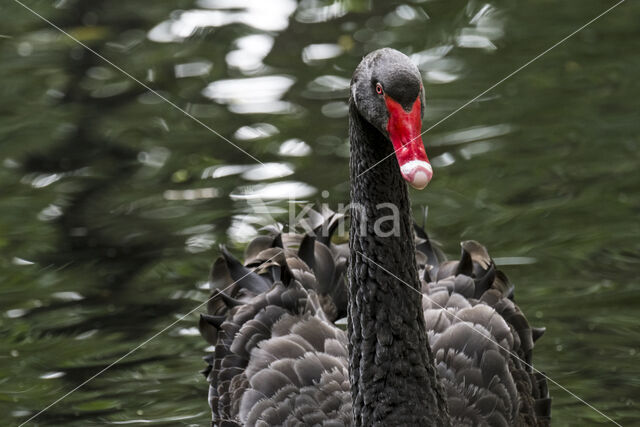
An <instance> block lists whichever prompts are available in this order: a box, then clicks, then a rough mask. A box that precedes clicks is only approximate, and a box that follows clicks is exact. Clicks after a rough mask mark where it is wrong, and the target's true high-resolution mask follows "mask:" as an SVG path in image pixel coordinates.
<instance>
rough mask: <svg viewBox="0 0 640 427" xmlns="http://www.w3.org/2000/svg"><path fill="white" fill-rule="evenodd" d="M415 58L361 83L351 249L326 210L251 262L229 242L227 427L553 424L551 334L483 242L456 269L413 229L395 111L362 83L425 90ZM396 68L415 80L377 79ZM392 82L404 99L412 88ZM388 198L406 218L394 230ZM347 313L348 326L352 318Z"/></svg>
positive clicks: (214, 328)
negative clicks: (395, 143)
mask: <svg viewBox="0 0 640 427" xmlns="http://www.w3.org/2000/svg"><path fill="white" fill-rule="evenodd" d="M405 58H406V57H404V56H403V55H402V54H400V53H398V52H395V51H392V50H389V49H383V50H380V51H376V52H374V53H372V54H371V55H369V56H368V57H367V58H365V59H364V60H363V62H362V63H361V65H360V66H359V67H358V69H357V70H356V73H355V74H354V79H353V81H352V99H351V102H350V116H349V118H350V139H351V163H350V165H351V166H350V169H351V199H352V205H353V208H352V210H351V218H350V223H351V228H350V238H349V244H348V245H347V244H335V243H334V242H332V239H331V236H332V234H333V232H334V230H335V229H336V225H337V224H338V223H339V221H340V219H341V216H340V215H337V214H334V213H332V212H328V211H325V212H323V213H319V212H315V211H313V212H311V213H310V216H311V220H310V222H308V223H307V225H311V229H312V230H313V232H309V233H306V234H294V233H281V232H278V231H276V230H273V231H272V232H271V233H270V234H268V235H264V236H260V237H257V238H256V239H254V240H253V241H252V242H251V243H250V244H249V245H248V247H247V249H246V251H245V263H244V264H242V263H241V262H240V261H238V260H237V259H236V258H235V257H233V256H232V255H231V254H230V253H229V252H228V251H226V250H224V249H223V250H222V256H221V257H220V258H219V259H218V260H216V261H215V263H214V265H213V268H212V270H211V275H210V283H211V287H212V291H213V294H212V297H211V299H210V301H209V302H208V304H207V309H208V314H207V315H203V316H202V317H201V319H200V324H199V327H200V331H201V333H202V335H203V337H204V338H205V339H206V340H207V341H208V342H209V343H210V344H211V345H213V346H214V352H213V355H212V356H208V357H207V358H206V359H205V360H207V362H208V365H209V366H208V368H207V369H205V371H204V374H205V375H206V377H207V379H208V381H209V384H210V388H209V404H210V406H211V410H212V415H213V425H220V426H238V425H248V426H275V425H287V426H289V425H291V426H294V425H300V426H303V425H304V426H307V425H318V426H345V425H356V426H360V425H366V426H369V425H380V426H387V425H403V426H404V425H434V426H441V425H455V426H477V425H491V426H513V425H516V426H521V425H522V426H524V425H540V426H543V425H547V424H549V422H550V399H549V395H548V390H547V384H546V380H545V378H544V376H543V375H541V374H540V373H537V372H534V370H533V368H532V365H531V363H532V355H533V347H534V343H535V341H536V340H537V339H538V338H540V336H541V335H542V333H543V332H544V329H543V328H532V327H531V326H530V325H529V323H528V321H527V319H526V317H525V316H524V314H523V313H522V312H521V311H520V309H519V307H518V306H517V305H516V304H515V302H514V287H513V285H512V284H511V283H510V281H509V279H508V278H507V277H506V275H505V274H504V273H503V272H502V271H501V270H499V269H498V268H497V267H496V265H495V264H494V262H493V260H492V259H491V257H490V256H489V254H488V252H487V250H486V249H485V248H484V247H483V246H482V245H480V244H479V243H478V242H475V241H466V242H463V243H462V245H461V249H462V250H461V256H460V259H459V260H457V261H446V260H445V259H444V257H443V255H442V252H441V251H440V250H438V249H437V248H435V247H434V246H433V245H432V244H431V241H430V240H429V237H428V236H427V234H426V232H425V231H424V230H423V229H422V228H420V227H418V226H416V225H414V224H413V222H412V221H411V215H410V203H409V198H408V193H407V186H406V184H405V183H404V181H403V178H402V176H401V174H400V171H399V167H398V163H397V162H396V159H395V158H393V156H390V157H388V156H389V155H390V154H393V147H392V146H391V145H390V143H389V140H388V138H387V136H386V135H385V134H384V132H382V131H381V130H380V128H381V126H382V124H381V123H382V121H383V120H384V117H377V116H376V114H378V113H379V111H381V110H380V109H377V107H375V105H373V103H374V101H372V100H371V99H369V98H367V96H366V94H364V95H363V94H362V93H361V92H362V91H365V90H364V89H362V91H361V90H360V87H359V84H362V85H366V86H367V89H366V90H368V91H369V92H371V88H370V87H369V86H370V83H371V76H372V75H374V74H375V75H376V76H377V79H379V78H380V76H387V77H385V78H387V79H404V80H403V81H405V83H407V82H406V80H407V79H408V80H411V79H416V81H418V82H419V74H418V72H417V69H415V67H413V66H412V65H411V64H410V62H408V59H406V60H405ZM380 64H385V65H384V66H399V67H400V69H401V71H402V72H401V73H392V72H388V71H389V70H386V71H387V72H385V73H381V72H378V73H372V70H371V69H370V67H378V66H381V65H380ZM374 71H375V70H374ZM416 81H410V82H409V83H408V84H409V86H411V87H412V88H413V87H415V86H416V84H417V83H416ZM359 82H360V83H359ZM383 83H385V82H383ZM386 83H387V84H385V87H387V88H395V89H394V90H395V91H396V92H397V90H396V89H397V88H399V87H400V85H401V83H402V81H397V80H394V81H392V82H388V81H387V82H386ZM365 92H366V91H365ZM392 92H393V91H392ZM414 92H415V90H413V89H411V90H409V91H404V92H402V96H408V95H407V94H408V93H411V94H413V95H412V96H414V95H415V93H414ZM355 96H358V97H359V98H358V99H357V100H355V99H354V97H355ZM417 96H423V94H422V89H421V88H420V92H419V93H418V95H417ZM405 101H406V100H405ZM363 109H366V114H363V112H362V110H363ZM372 166H374V167H373V168H372ZM382 203H390V204H392V205H393V206H395V207H396V208H397V209H398V212H399V218H398V221H397V223H395V224H394V227H397V229H395V228H394V229H391V228H390V227H388V225H383V230H382V231H384V232H385V233H384V235H381V234H380V233H379V231H380V230H379V229H378V230H376V228H375V227H376V224H377V221H376V220H378V219H380V218H383V217H385V215H387V214H388V212H386V211H385V210H381V209H379V206H380V204H382ZM378 226H379V224H378ZM384 227H387V228H384ZM386 232H390V233H386ZM345 316H347V318H348V322H347V331H344V330H342V329H340V327H338V326H337V325H336V320H338V319H341V318H344V317H345Z"/></svg>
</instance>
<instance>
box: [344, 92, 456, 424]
mask: <svg viewBox="0 0 640 427" xmlns="http://www.w3.org/2000/svg"><path fill="white" fill-rule="evenodd" d="M349 136H350V144H351V148H350V150H351V160H350V175H351V229H350V239H349V248H350V252H351V260H352V263H351V268H350V271H349V322H348V334H349V354H350V377H351V393H352V397H353V413H354V425H356V426H362V425H367V426H368V425H373V424H376V425H447V424H449V422H448V415H447V409H446V401H445V400H444V395H443V392H442V390H441V387H440V386H439V384H438V382H437V377H436V371H435V366H434V363H433V360H434V359H433V355H432V354H431V350H430V348H429V344H428V340H427V335H426V329H425V323H424V317H423V312H422V295H421V292H420V289H421V285H420V281H419V279H418V273H417V268H416V263H415V243H414V235H413V224H412V220H411V209H410V203H409V197H408V192H407V191H408V190H407V185H406V184H405V182H404V180H403V178H402V176H401V174H400V170H399V166H398V163H397V161H396V159H395V156H393V155H391V156H389V154H392V153H393V152H392V150H393V148H392V145H391V143H390V142H389V141H388V140H387V139H386V137H384V136H383V135H382V134H381V133H380V132H379V131H378V130H377V129H375V128H374V127H373V126H372V125H370V124H369V123H368V122H367V121H366V120H365V119H364V118H363V117H362V116H361V115H360V114H359V113H358V111H357V109H356V107H355V106H354V105H353V102H351V103H350V109H349ZM387 156H388V157H387ZM385 157H386V158H385ZM394 210H395V212H394Z"/></svg>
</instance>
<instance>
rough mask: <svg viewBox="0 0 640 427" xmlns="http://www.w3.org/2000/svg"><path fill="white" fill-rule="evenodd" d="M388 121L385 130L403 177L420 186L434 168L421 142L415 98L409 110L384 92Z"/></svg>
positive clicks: (417, 101) (420, 108) (419, 111)
mask: <svg viewBox="0 0 640 427" xmlns="http://www.w3.org/2000/svg"><path fill="white" fill-rule="evenodd" d="M384 100H385V103H386V104H387V110H389V122H388V124H387V132H389V138H390V139H391V143H392V144H393V149H394V151H395V152H396V157H397V159H398V164H399V165H400V172H401V173H402V177H403V178H404V179H405V180H406V181H407V182H408V183H409V184H410V185H411V186H412V187H413V188H417V189H418V190H422V189H423V188H424V187H426V186H427V184H428V183H429V181H431V177H432V176H433V169H432V168H431V164H430V163H429V159H428V158H427V153H426V152H425V150H424V144H423V143H422V136H421V135H420V132H421V131H422V111H421V110H422V105H421V102H420V96H418V98H416V100H415V102H414V103H413V105H412V106H411V110H410V111H408V112H407V111H405V109H404V108H402V105H400V103H398V102H397V101H395V100H393V99H392V98H391V97H389V96H387V95H385V96H384Z"/></svg>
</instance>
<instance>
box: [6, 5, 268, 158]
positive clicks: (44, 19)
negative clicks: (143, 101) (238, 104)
mask: <svg viewBox="0 0 640 427" xmlns="http://www.w3.org/2000/svg"><path fill="white" fill-rule="evenodd" d="M13 1H14V2H16V3H17V4H19V5H20V6H22V7H23V8H25V9H27V10H28V11H29V12H31V13H32V14H34V15H35V16H37V17H38V18H40V19H41V20H42V21H44V22H46V23H47V24H49V25H50V26H52V27H53V28H55V29H56V30H58V31H60V32H61V33H62V34H64V35H65V36H67V37H69V38H70V39H71V40H73V41H74V42H76V43H78V44H79V45H80V46H82V47H83V48H85V49H86V50H88V51H89V52H91V53H93V54H94V55H96V56H97V57H98V58H100V59H102V60H103V61H104V62H106V63H107V64H109V65H111V66H112V67H113V68H115V69H116V70H118V71H120V72H121V73H122V74H124V75H125V76H127V77H129V78H130V79H131V80H133V81H135V82H136V83H138V84H139V85H140V86H142V87H143V88H145V89H146V90H148V91H149V92H151V93H153V94H154V95H156V96H157V97H158V98H160V99H162V100H163V101H164V102H166V103H167V104H169V105H171V106H172V107H173V108H175V109H176V110H178V111H180V112H181V113H182V114H184V115H185V116H187V117H189V118H190V119H191V120H193V121H194V122H196V123H197V124H199V125H200V126H202V127H203V128H205V129H207V130H208V131H209V132H211V133H213V134H214V135H216V136H218V137H219V138H220V139H222V140H223V141H226V142H228V143H229V144H231V145H232V146H233V147H235V148H237V149H238V150H239V151H242V152H243V153H244V154H246V155H247V156H249V157H251V158H252V159H253V160H255V161H256V162H258V163H260V164H261V165H264V163H262V162H261V161H260V160H258V159H257V158H256V157H255V156H254V155H252V154H250V153H248V152H247V151H246V150H244V149H242V148H240V147H239V146H238V145H237V144H235V143H233V142H231V141H230V140H229V139H228V138H225V137H224V136H222V135H221V134H220V133H219V132H218V131H216V130H215V129H213V128H212V127H211V126H209V125H207V124H206V123H204V122H203V121H202V120H200V119H198V118H197V117H195V116H194V115H192V114H190V113H189V112H187V111H186V110H184V109H183V108H180V107H179V106H178V105H177V104H176V103H174V102H173V101H171V100H169V99H168V98H167V97H165V96H164V95H162V94H161V93H160V92H158V91H157V90H154V89H152V88H151V87H149V86H148V85H147V84H145V83H144V82H142V81H140V80H139V79H137V78H136V77H134V76H133V75H131V74H130V73H128V72H127V71H125V70H123V69H122V68H121V67H119V66H118V65H116V64H114V63H113V62H111V61H110V60H108V59H107V58H105V57H104V56H103V55H101V54H100V53H98V52H96V51H95V50H94V49H92V48H90V47H89V46H87V45H86V44H84V43H82V42H81V41H80V40H78V39H77V38H76V37H74V36H72V35H71V34H69V33H68V32H66V31H65V30H63V29H62V28H60V27H59V26H57V25H56V24H54V23H53V22H51V21H50V20H49V19H47V18H45V17H44V16H42V15H40V14H39V13H38V12H36V11H35V10H33V9H31V8H30V7H29V6H27V5H26V4H24V3H22V2H21V1H20V0H13Z"/></svg>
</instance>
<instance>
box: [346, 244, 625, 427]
mask: <svg viewBox="0 0 640 427" xmlns="http://www.w3.org/2000/svg"><path fill="white" fill-rule="evenodd" d="M358 255H360V256H362V257H363V258H365V259H366V260H367V261H370V262H371V263H373V264H374V265H376V266H377V267H378V268H380V269H382V270H383V271H384V272H385V273H387V274H389V275H390V276H392V277H393V278H395V279H396V280H398V281H399V282H400V283H402V284H403V285H405V286H407V287H408V288H409V289H411V290H413V291H415V292H416V293H418V294H419V295H420V296H422V297H425V298H427V299H429V301H431V302H432V303H433V304H435V305H436V306H438V307H439V308H441V309H443V310H445V311H446V312H447V314H448V315H450V316H451V317H455V318H456V319H458V320H459V321H461V322H463V323H465V324H467V323H469V322H467V321H464V320H462V319H460V318H459V317H458V316H457V315H455V314H454V313H451V312H449V311H447V309H446V308H445V307H443V306H441V305H440V304H438V303H437V302H435V301H434V300H432V299H431V298H429V296H428V295H425V294H423V293H422V292H420V291H419V290H417V289H416V288H414V287H413V286H411V285H409V284H408V283H407V282H405V281H404V280H402V279H400V278H399V277H398V276H396V275H395V274H393V273H392V272H390V271H389V270H387V269H386V268H384V267H383V266H381V265H380V264H378V263H377V262H375V261H374V260H372V259H371V258H369V257H368V256H366V255H365V254H363V253H362V252H358ZM471 330H472V331H474V332H476V333H477V334H479V335H480V336H482V337H483V338H486V339H487V340H489V341H491V342H493V343H494V344H496V345H497V346H498V347H500V348H501V349H503V350H504V351H506V352H507V353H509V354H510V355H512V356H513V357H515V358H516V359H518V360H519V361H520V362H522V363H523V364H524V365H526V366H527V367H529V368H531V369H533V370H534V371H535V372H537V373H539V374H540V375H542V376H543V377H545V378H546V379H547V380H548V381H550V382H552V383H553V384H555V385H556V386H558V387H559V388H561V389H562V390H564V391H566V392H567V393H569V394H570V395H571V396H573V397H574V398H576V399H577V400H579V401H580V402H582V403H584V404H585V405H587V406H588V407H589V408H591V409H593V410H594V411H596V412H597V413H598V414H600V415H602V416H603V417H604V418H606V419H607V420H609V421H611V422H612V423H613V424H615V425H617V426H619V427H622V426H621V425H620V424H619V423H617V422H616V421H614V420H613V419H612V418H611V417H609V416H607V415H606V414H604V413H603V412H602V411H600V410H599V409H598V408H596V407H595V406H593V405H591V404H590V403H589V402H587V401H585V400H584V399H582V398H581V397H580V396H578V395H577V394H575V393H574V392H572V391H571V390H569V389H567V388H566V387H564V386H563V385H562V384H560V383H558V382H557V381H555V380H554V379H553V378H551V377H548V376H547V375H545V374H544V373H543V372H541V371H539V370H538V369H536V368H534V367H533V365H531V364H529V363H527V362H525V361H524V360H522V359H521V358H520V357H519V356H518V355H517V354H515V353H514V352H512V351H511V350H509V349H508V348H506V347H504V346H503V345H501V344H500V343H498V342H497V341H495V340H494V339H493V338H492V337H491V336H489V335H486V334H484V333H483V332H480V331H479V330H477V329H473V328H472V329H471Z"/></svg>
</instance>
